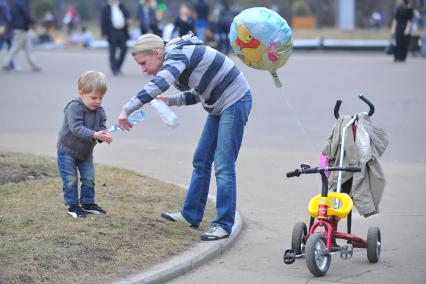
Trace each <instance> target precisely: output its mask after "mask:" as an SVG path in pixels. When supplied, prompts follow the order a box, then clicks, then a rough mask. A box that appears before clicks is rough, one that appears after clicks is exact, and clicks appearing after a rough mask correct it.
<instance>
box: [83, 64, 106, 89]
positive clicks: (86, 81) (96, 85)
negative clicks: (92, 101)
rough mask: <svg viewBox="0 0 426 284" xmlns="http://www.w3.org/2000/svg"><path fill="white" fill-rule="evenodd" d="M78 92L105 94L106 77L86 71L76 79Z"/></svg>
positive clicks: (95, 72) (100, 73) (99, 73)
mask: <svg viewBox="0 0 426 284" xmlns="http://www.w3.org/2000/svg"><path fill="white" fill-rule="evenodd" d="M78 90H79V91H81V92H83V94H88V93H90V92H92V91H93V90H95V91H98V92H100V93H101V94H105V93H106V91H107V84H106V76H105V74H104V73H102V72H98V71H93V70H91V71H86V72H84V73H83V74H81V75H80V78H78Z"/></svg>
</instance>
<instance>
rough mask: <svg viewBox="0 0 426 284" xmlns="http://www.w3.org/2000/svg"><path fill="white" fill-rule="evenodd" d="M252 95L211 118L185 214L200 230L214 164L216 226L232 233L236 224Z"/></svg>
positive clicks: (196, 155)
mask: <svg viewBox="0 0 426 284" xmlns="http://www.w3.org/2000/svg"><path fill="white" fill-rule="evenodd" d="M251 105H252V97H251V94H250V92H247V94H246V95H245V96H244V97H242V98H241V99H240V100H239V101H237V102H235V103H234V104H233V105H231V106H230V107H228V108H227V109H226V110H225V111H223V112H222V114H220V115H209V116H208V117H207V121H206V123H205V125H204V129H203V132H202V134H201V137H200V141H199V142H198V146H197V149H196V150H195V153H194V158H193V162H192V164H193V167H194V169H193V171H192V178H191V184H190V185H189V189H188V192H187V194H186V199H185V203H184V206H183V209H182V215H183V217H185V219H186V220H187V221H188V222H190V223H191V224H192V225H193V226H195V227H198V226H199V224H200V222H201V220H202V218H203V215H204V209H205V207H206V203H207V196H208V193H209V186H210V176H211V169H212V163H213V162H214V169H215V175H216V186H217V196H216V214H217V219H216V220H214V221H213V222H212V224H213V225H219V226H221V227H222V228H223V229H225V230H226V231H227V232H228V233H231V230H232V226H233V225H234V221H235V208H236V197H237V192H236V191H237V189H236V175H235V162H236V160H237V157H238V152H239V150H240V146H241V141H242V140H243V133H244V126H245V125H246V122H247V120H248V116H249V114H250V111H251Z"/></svg>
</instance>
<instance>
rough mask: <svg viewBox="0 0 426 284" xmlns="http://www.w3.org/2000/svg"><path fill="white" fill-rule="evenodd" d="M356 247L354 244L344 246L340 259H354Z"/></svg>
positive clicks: (341, 249) (341, 248)
mask: <svg viewBox="0 0 426 284" xmlns="http://www.w3.org/2000/svg"><path fill="white" fill-rule="evenodd" d="M353 253H354V247H353V245H352V244H347V245H343V246H341V247H340V258H341V259H344V260H348V259H351V258H352V255H353Z"/></svg>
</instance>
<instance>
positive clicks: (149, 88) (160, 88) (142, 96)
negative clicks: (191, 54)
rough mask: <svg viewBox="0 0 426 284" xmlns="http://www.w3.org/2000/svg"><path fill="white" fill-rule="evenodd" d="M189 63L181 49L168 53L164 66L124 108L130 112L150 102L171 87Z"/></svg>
mask: <svg viewBox="0 0 426 284" xmlns="http://www.w3.org/2000/svg"><path fill="white" fill-rule="evenodd" d="M188 65H189V60H188V58H187V57H186V55H184V54H183V53H182V52H180V51H176V52H172V53H169V54H167V55H166V57H165V60H164V62H163V65H162V67H161V68H160V70H159V71H158V73H157V75H156V76H155V77H154V79H152V80H151V81H150V82H149V83H147V84H146V85H145V86H144V88H143V89H142V90H141V91H140V92H139V93H138V94H137V95H136V96H134V97H132V98H131V99H130V100H129V101H128V102H127V103H126V104H125V105H124V107H123V110H124V111H125V112H126V113H127V114H130V113H132V112H134V111H135V110H137V109H139V108H141V107H142V106H143V105H144V104H146V103H149V102H150V101H151V100H153V99H154V98H155V97H156V96H158V95H160V94H161V93H163V92H165V91H166V90H167V89H169V87H170V85H171V84H173V83H174V82H175V81H176V79H177V78H179V76H180V74H182V72H183V70H185V69H186V68H187V66H188Z"/></svg>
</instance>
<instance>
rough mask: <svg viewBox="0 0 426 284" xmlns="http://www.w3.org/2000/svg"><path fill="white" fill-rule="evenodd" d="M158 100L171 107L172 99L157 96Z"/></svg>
mask: <svg viewBox="0 0 426 284" xmlns="http://www.w3.org/2000/svg"><path fill="white" fill-rule="evenodd" d="M156 99H157V100H160V101H162V102H164V103H165V104H166V105H169V102H170V99H169V97H168V96H163V95H160V96H157V97H156Z"/></svg>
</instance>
